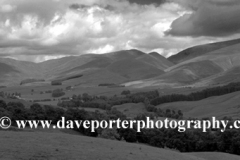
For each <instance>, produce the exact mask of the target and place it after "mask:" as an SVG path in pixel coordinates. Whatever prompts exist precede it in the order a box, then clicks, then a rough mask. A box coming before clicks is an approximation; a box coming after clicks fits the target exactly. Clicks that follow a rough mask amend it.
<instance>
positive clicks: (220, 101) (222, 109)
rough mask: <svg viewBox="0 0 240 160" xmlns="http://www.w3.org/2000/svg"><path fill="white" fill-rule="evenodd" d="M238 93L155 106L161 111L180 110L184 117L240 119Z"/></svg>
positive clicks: (239, 93) (239, 97)
mask: <svg viewBox="0 0 240 160" xmlns="http://www.w3.org/2000/svg"><path fill="white" fill-rule="evenodd" d="M239 99H240V92H234V93H231V94H227V95H223V96H216V97H210V98H207V99H203V100H200V101H193V102H191V101H190V102H189V101H188V102H173V103H166V104H162V105H159V106H157V108H161V109H176V110H179V109H180V110H182V112H183V113H184V117H186V118H188V117H197V118H205V117H212V116H215V117H218V118H223V117H225V116H230V117H233V118H240V104H239Z"/></svg>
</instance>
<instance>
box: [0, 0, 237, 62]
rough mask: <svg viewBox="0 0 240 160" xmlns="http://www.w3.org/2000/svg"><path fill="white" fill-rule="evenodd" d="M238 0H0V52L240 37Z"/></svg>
mask: <svg viewBox="0 0 240 160" xmlns="http://www.w3.org/2000/svg"><path fill="white" fill-rule="evenodd" d="M238 15H240V1H239V0H0V57H12V58H15V59H19V60H28V61H35V62H39V61H44V60H48V59H52V58H60V57H63V56H68V55H81V54H85V53H97V54H100V53H106V52H112V51H117V50H124V49H132V48H135V49H139V50H142V51H144V52H151V51H157V52H159V53H160V54H162V55H164V56H166V57H168V56H170V55H172V54H176V53H177V52H179V51H181V50H182V49H185V48H187V47H191V46H194V45H198V44H204V43H209V42H215V41H222V40H228V39H234V38H239V37H240V34H239V33H240V20H239V17H238Z"/></svg>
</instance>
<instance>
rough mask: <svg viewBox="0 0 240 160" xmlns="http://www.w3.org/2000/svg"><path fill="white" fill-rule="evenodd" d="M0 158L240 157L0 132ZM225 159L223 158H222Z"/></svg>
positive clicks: (203, 159) (58, 135) (64, 136)
mask: <svg viewBox="0 0 240 160" xmlns="http://www.w3.org/2000/svg"><path fill="white" fill-rule="evenodd" d="M0 132H1V137H0V140H1V142H2V143H3V144H4V145H1V146H0V150H1V151H0V158H1V159H8V160H16V159H39V160H40V159H58V160H65V159H69V160H76V159H82V160H96V159H98V160H106V159H114V160H133V159H147V160H156V159H160V160H173V159H174V160H212V159H219V157H220V158H226V159H231V160H238V159H239V156H235V155H230V154H224V153H214V152H213V153H204V154H201V153H179V152H176V151H171V150H166V149H160V148H155V147H150V146H147V145H141V144H131V143H126V142H119V141H113V140H106V139H101V138H91V137H86V136H80V135H74V134H67V133H63V132H61V131H58V132H57V131H55V132H53V133H48V132H45V131H29V132H27V131H26V132H25V131H18V132H16V131H0ZM219 160H221V159H219Z"/></svg>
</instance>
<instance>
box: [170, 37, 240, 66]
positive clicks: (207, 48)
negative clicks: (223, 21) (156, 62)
mask: <svg viewBox="0 0 240 160" xmlns="http://www.w3.org/2000/svg"><path fill="white" fill-rule="evenodd" d="M239 43H240V39H235V40H230V41H224V42H216V43H210V44H204V45H199V46H194V47H191V48H188V49H185V50H183V51H181V52H179V53H178V54H176V55H173V56H171V57H169V58H168V60H169V61H171V62H173V63H175V64H178V63H181V62H183V61H186V60H189V59H192V58H195V57H198V56H201V55H204V54H207V53H209V52H212V51H215V50H219V49H222V48H225V47H229V46H231V45H235V44H239Z"/></svg>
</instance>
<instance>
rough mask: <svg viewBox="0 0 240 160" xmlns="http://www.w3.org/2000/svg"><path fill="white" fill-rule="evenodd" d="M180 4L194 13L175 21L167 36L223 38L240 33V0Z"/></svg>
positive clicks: (203, 0) (199, 1)
mask: <svg viewBox="0 0 240 160" xmlns="http://www.w3.org/2000/svg"><path fill="white" fill-rule="evenodd" d="M180 4H181V5H185V7H189V8H191V9H192V10H193V12H192V13H191V14H189V13H188V14H184V15H183V16H181V17H179V18H178V19H176V20H175V21H173V23H172V25H171V29H170V30H169V31H167V32H166V33H167V34H170V35H174V36H192V37H197V36H212V37H223V36H229V35H233V34H235V33H239V32H240V21H239V20H238V15H240V1H239V0H238V1H237V0H228V1H227V0H206V1H205V0H195V1H188V0H185V1H181V3H180Z"/></svg>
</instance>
